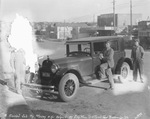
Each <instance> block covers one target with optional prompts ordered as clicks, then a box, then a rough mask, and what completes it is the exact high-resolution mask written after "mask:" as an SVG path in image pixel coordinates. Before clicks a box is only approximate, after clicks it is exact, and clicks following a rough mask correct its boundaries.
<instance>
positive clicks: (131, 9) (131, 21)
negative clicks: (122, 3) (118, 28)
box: [130, 0, 132, 35]
mask: <svg viewBox="0 0 150 119" xmlns="http://www.w3.org/2000/svg"><path fill="white" fill-rule="evenodd" d="M130 35H132V0H130Z"/></svg>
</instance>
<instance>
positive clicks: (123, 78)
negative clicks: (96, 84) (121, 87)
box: [121, 62, 130, 82]
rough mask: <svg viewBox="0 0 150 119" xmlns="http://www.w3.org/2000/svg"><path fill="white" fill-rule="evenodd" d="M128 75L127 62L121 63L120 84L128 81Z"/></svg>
mask: <svg viewBox="0 0 150 119" xmlns="http://www.w3.org/2000/svg"><path fill="white" fill-rule="evenodd" d="M129 75H130V66H129V64H128V63H127V62H123V64H122V66H121V82H125V81H127V80H129V79H128V78H129Z"/></svg>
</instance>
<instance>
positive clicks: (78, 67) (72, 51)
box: [32, 36, 132, 101]
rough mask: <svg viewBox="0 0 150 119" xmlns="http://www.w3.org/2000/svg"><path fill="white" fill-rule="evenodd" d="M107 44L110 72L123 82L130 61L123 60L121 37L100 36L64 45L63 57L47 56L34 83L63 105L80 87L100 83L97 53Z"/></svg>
mask: <svg viewBox="0 0 150 119" xmlns="http://www.w3.org/2000/svg"><path fill="white" fill-rule="evenodd" d="M108 40H109V41H110V42H111V47H112V48H113V49H114V61H115V66H114V67H113V68H112V72H113V74H120V75H121V77H122V81H123V80H127V77H128V75H129V73H130V70H132V61H131V59H130V58H127V57H125V55H126V54H125V49H124V39H123V37H119V36H103V37H88V38H81V39H76V40H69V41H66V43H65V45H66V57H64V58H60V59H50V58H49V57H50V56H47V59H45V60H43V62H42V64H41V66H40V68H39V70H38V74H39V78H38V80H37V81H35V82H34V83H35V84H37V85H36V86H37V87H40V88H41V89H42V90H43V92H44V91H47V92H50V91H51V90H53V91H57V92H58V93H59V95H60V98H61V99H62V100H63V101H70V100H72V99H73V98H74V97H75V96H76V93H77V91H78V89H79V87H80V84H83V85H84V84H87V85H88V84H89V82H91V81H94V80H101V79H100V78H99V75H98V74H99V73H98V72H99V66H100V64H101V61H100V59H99V53H103V52H104V50H105V43H106V41H108ZM32 85H33V84H32ZM89 85H90V84H89ZM91 85H92V84H91Z"/></svg>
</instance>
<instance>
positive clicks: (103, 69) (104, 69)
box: [100, 63, 114, 87]
mask: <svg viewBox="0 0 150 119" xmlns="http://www.w3.org/2000/svg"><path fill="white" fill-rule="evenodd" d="M106 76H107V78H108V80H109V82H110V84H111V86H112V87H113V85H114V82H113V74H112V71H111V68H110V67H109V65H108V63H103V64H101V65H100V77H101V78H105V77H106Z"/></svg>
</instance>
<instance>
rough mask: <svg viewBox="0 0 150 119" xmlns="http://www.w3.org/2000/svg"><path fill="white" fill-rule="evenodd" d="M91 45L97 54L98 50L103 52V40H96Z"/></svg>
mask: <svg viewBox="0 0 150 119" xmlns="http://www.w3.org/2000/svg"><path fill="white" fill-rule="evenodd" d="M93 45H94V52H95V54H97V53H98V52H103V51H104V50H105V42H96V43H94V44H93Z"/></svg>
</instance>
